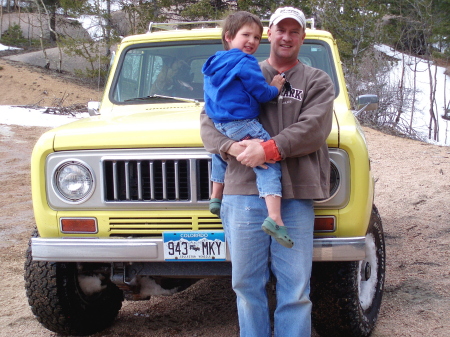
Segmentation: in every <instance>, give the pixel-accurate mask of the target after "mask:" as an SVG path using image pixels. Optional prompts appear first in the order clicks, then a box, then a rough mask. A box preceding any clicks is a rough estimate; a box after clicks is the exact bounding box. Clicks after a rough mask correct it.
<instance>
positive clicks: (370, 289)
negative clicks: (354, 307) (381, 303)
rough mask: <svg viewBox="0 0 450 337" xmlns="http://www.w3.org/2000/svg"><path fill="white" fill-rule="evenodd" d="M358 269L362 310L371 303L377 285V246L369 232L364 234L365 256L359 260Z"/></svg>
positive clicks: (367, 307)
mask: <svg viewBox="0 0 450 337" xmlns="http://www.w3.org/2000/svg"><path fill="white" fill-rule="evenodd" d="M359 270H360V272H359V274H358V289H359V301H360V304H361V307H362V308H363V310H367V309H369V308H370V307H371V305H372V302H373V299H374V298H375V294H376V291H377V285H378V259H377V248H376V244H375V238H374V236H373V235H372V234H370V233H369V234H367V235H366V258H365V259H364V260H362V261H360V262H359ZM366 277H368V278H367V279H366Z"/></svg>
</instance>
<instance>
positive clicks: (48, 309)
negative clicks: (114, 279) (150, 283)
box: [24, 232, 123, 336]
mask: <svg viewBox="0 0 450 337" xmlns="http://www.w3.org/2000/svg"><path fill="white" fill-rule="evenodd" d="M36 233H37V232H35V233H33V236H37V234H36ZM30 242H31V241H30ZM77 270H78V269H77V264H76V263H61V262H33V261H32V258H31V247H30V245H29V247H28V250H27V252H26V261H25V275H24V278H25V289H26V293H27V297H28V303H29V304H30V306H31V310H32V312H33V314H34V315H35V316H36V318H37V320H38V321H39V322H40V323H41V324H42V325H43V326H44V327H45V328H47V329H49V330H51V331H54V332H56V333H59V334H62V335H79V336H85V335H91V334H93V333H96V332H99V331H102V330H104V329H105V328H107V327H108V326H110V325H111V324H112V323H113V321H114V319H115V318H116V316H117V314H118V312H119V310H120V308H121V307H122V300H123V293H122V291H121V290H120V289H119V288H117V286H116V285H115V284H113V283H111V282H110V281H109V280H108V281H103V282H104V284H103V283H102V286H103V290H102V291H100V292H97V293H94V294H92V295H90V296H88V295H86V294H84V293H83V292H82V290H81V288H80V286H79V283H78V271H77Z"/></svg>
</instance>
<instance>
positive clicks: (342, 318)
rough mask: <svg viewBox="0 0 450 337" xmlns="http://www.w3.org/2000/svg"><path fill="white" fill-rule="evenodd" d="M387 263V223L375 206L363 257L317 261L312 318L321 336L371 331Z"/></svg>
mask: <svg viewBox="0 0 450 337" xmlns="http://www.w3.org/2000/svg"><path fill="white" fill-rule="evenodd" d="M385 265H386V252H385V242H384V234H383V227H382V223H381V218H380V215H379V213H378V210H377V208H376V207H375V206H373V209H372V215H371V218H370V223H369V227H368V230H367V234H366V258H365V259H364V260H363V261H355V262H319V263H314V264H313V273H312V279H311V285H312V288H311V301H312V302H313V312H312V321H313V325H314V328H315V330H316V331H317V332H318V333H319V334H320V336H323V337H326V336H330V337H331V336H333V337H339V336H342V337H351V336H355V337H363V336H369V335H370V333H371V332H372V330H373V329H374V327H375V323H376V321H377V318H378V313H379V310H380V306H381V299H382V296H383V289H384V279H385Z"/></svg>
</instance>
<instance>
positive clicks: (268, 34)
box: [267, 28, 272, 42]
mask: <svg viewBox="0 0 450 337" xmlns="http://www.w3.org/2000/svg"><path fill="white" fill-rule="evenodd" d="M271 36H272V32H271V30H270V28H269V29H268V30H267V40H268V41H269V42H270V39H271Z"/></svg>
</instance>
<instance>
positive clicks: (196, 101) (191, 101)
mask: <svg viewBox="0 0 450 337" xmlns="http://www.w3.org/2000/svg"><path fill="white" fill-rule="evenodd" d="M154 98H165V99H173V100H176V101H181V102H189V103H195V105H200V102H199V101H198V100H196V99H193V98H184V97H174V96H164V95H157V94H154V95H150V96H145V97H136V98H130V99H126V100H125V102H129V101H146V100H151V99H154Z"/></svg>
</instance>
